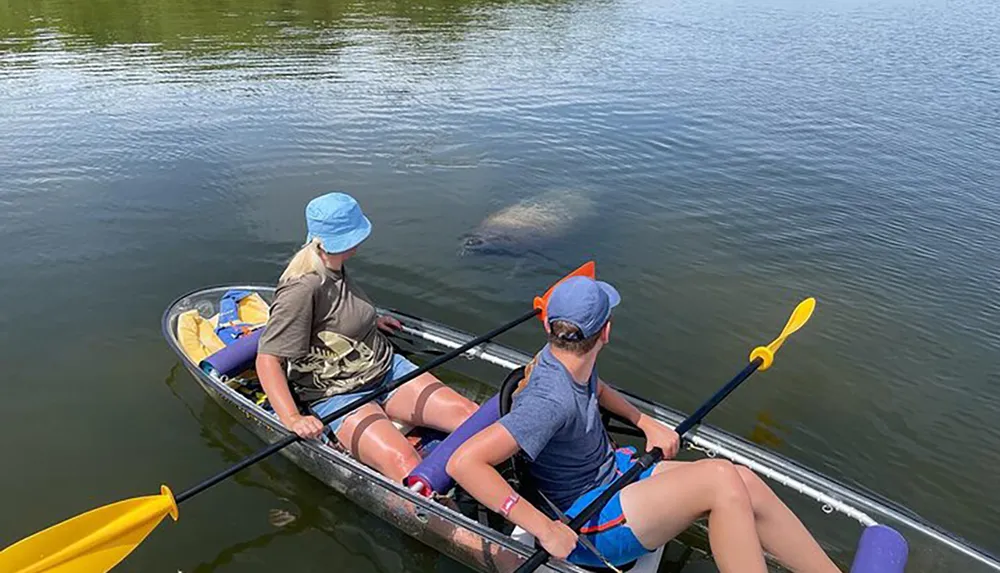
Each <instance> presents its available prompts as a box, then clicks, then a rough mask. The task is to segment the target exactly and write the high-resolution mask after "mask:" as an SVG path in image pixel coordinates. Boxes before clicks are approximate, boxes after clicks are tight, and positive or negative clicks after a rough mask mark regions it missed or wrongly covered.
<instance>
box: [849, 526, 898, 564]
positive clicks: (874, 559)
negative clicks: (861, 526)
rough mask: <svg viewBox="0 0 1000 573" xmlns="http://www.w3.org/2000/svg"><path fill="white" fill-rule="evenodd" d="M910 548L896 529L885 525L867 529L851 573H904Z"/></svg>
mask: <svg viewBox="0 0 1000 573" xmlns="http://www.w3.org/2000/svg"><path fill="white" fill-rule="evenodd" d="M907 553H908V547H907V544H906V540H905V539H903V536H902V535H900V534H899V532H897V531H896V530H895V529H892V528H891V527H888V526H885V525H871V526H869V527H867V528H865V530H864V532H863V533H862V534H861V539H860V540H859V541H858V551H857V553H855V554H854V564H853V565H851V573H903V568H904V567H906V557H907Z"/></svg>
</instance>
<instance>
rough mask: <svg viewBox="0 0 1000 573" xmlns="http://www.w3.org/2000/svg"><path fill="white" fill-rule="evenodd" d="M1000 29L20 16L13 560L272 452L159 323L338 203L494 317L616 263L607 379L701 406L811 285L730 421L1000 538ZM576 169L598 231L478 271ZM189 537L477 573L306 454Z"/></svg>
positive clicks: (417, 12)
mask: <svg viewBox="0 0 1000 573" xmlns="http://www.w3.org/2000/svg"><path fill="white" fill-rule="evenodd" d="M998 22H1000V5H998V4H997V3H996V2H995V1H993V0H953V1H945V0H912V1H905V2H904V1H901V0H900V1H896V0H883V1H881V2H862V1H855V0H823V1H815V2H808V3H806V2H796V1H792V0H741V1H736V0H708V1H704V0H702V1H694V0H675V1H672V2H653V1H646V0H621V1H605V0H576V1H558V0H548V1H544V0H543V1H530V0H527V1H520V2H519V1H509V2H505V1H501V0H495V1H489V0H482V1H475V0H444V1H436V2H435V1H426V0H425V1H423V2H393V1H371V2H370V1H367V0H355V1H353V2H340V1H337V0H334V1H332V2H331V1H323V2H318V1H296V0H286V1H281V2H277V1H269V0H248V1H243V2H216V3H212V5H207V4H205V3H202V2H195V1H193V0H176V1H173V2H154V1H152V0H125V1H116V2H112V1H105V0H78V1H70V0H48V1H39V0H34V1H32V0H8V1H7V2H4V3H2V4H0V269H2V275H0V276H2V278H0V364H2V365H3V367H4V368H3V375H4V385H3V387H4V390H5V392H4V395H3V399H2V400H0V420H2V422H0V428H2V430H3V431H2V432H0V435H2V437H0V448H2V451H3V452H4V454H5V456H4V458H5V463H4V465H3V471H2V472H0V503H2V507H3V511H2V513H3V515H4V516H5V518H4V519H2V520H0V545H3V546H6V545H7V544H8V543H10V542H12V541H14V540H16V539H18V538H20V537H22V536H24V535H26V534H28V533H31V532H34V531H36V530H38V529H41V528H42V527H44V526H46V525H48V524H50V523H52V522H55V521H59V520H62V519H65V518H67V517H69V516H71V515H73V514H75V513H76V512H79V511H83V510H85V509H89V508H91V507H94V506H96V505H100V504H103V503H108V502H110V501H113V500H117V499H121V498H124V497H129V496H132V495H139V494H145V493H154V492H156V491H157V487H158V485H159V484H160V483H168V484H171V485H172V486H173V487H174V488H175V489H178V488H180V489H183V487H185V486H187V485H189V484H191V483H194V482H196V481H200V480H201V479H202V478H204V477H206V476H208V475H210V474H213V473H215V472H216V471H218V470H220V469H222V468H223V467H225V466H226V465H227V464H229V463H232V462H233V461H235V460H236V459H237V458H238V456H241V455H244V454H246V453H249V452H250V451H253V450H254V449H256V448H257V447H259V443H258V442H257V441H256V440H255V439H254V438H253V437H252V436H251V435H249V434H248V433H247V432H245V431H243V430H242V429H241V428H240V427H239V426H237V425H236V424H235V422H234V421H233V420H232V419H231V418H229V417H227V416H226V415H224V414H223V413H222V412H221V411H220V410H218V408H216V407H215V406H214V405H213V404H211V403H209V402H208V401H207V399H206V398H205V397H204V396H203V395H202V394H201V393H200V391H199V390H198V389H197V388H196V387H195V385H194V383H193V381H192V380H191V379H190V378H189V377H188V375H187V374H186V373H185V372H184V371H183V370H181V369H180V368H179V366H178V362H177V360H176V358H175V357H174V356H173V355H172V354H171V353H170V351H169V350H168V349H167V346H166V345H165V344H164V342H163V340H162V338H161V335H160V332H159V318H160V314H161V313H162V311H163V309H164V308H165V306H166V305H167V304H168V303H169V302H170V301H171V300H172V299H173V298H174V297H176V296H178V295H180V294H181V293H183V292H186V291H188V290H191V289H194V288H197V287H200V286H203V285H207V284H213V283H220V282H239V281H254V282H272V281H274V280H275V279H276V277H277V276H278V274H279V273H280V271H281V268H282V265H283V264H284V262H285V261H286V260H287V257H288V256H289V255H290V254H291V253H292V252H293V250H294V249H295V248H296V247H297V246H298V245H299V244H300V243H301V241H302V239H303V237H304V224H303V221H302V211H303V208H304V205H305V203H306V202H307V201H308V199H310V198H311V197H313V196H314V195H316V194H318V193H321V192H324V191H327V190H330V189H341V190H345V191H348V192H350V193H353V194H354V195H355V196H356V197H358V198H359V200H360V201H361V203H362V205H363V206H364V208H365V210H366V211H367V212H368V213H369V215H370V216H371V218H372V220H373V221H374V224H375V232H374V234H373V236H372V238H371V239H370V240H369V241H368V242H367V243H366V244H365V246H364V248H363V250H362V252H361V255H360V256H359V258H358V260H357V262H356V263H355V268H356V269H357V270H356V273H357V275H358V276H359V277H360V278H361V280H362V281H363V282H364V284H365V285H366V286H367V287H368V289H369V290H370V292H371V293H372V294H373V295H374V296H375V297H376V298H377V299H378V301H379V302H380V303H382V304H385V305H389V306H394V307H398V308H404V309H407V310H409V311H411V312H415V313H419V314H422V315H425V316H428V317H430V318H433V319H436V320H439V321H443V322H447V323H449V324H452V325H454V326H456V327H459V328H462V329H465V330H468V331H472V332H481V331H486V330H489V329H490V328H492V327H493V326H495V325H497V324H499V323H500V322H504V321H506V320H508V319H510V318H511V317H514V316H517V315H518V314H520V313H521V312H523V311H524V309H525V308H527V306H526V305H528V304H529V301H530V299H531V297H532V296H533V295H534V294H535V293H537V292H539V291H540V290H541V289H544V288H545V286H546V285H547V284H548V283H549V282H551V281H552V280H553V279H555V278H556V277H558V276H559V275H561V274H562V273H563V272H564V271H566V270H568V269H570V268H573V267H575V266H577V265H578V264H580V263H582V262H583V261H585V260H588V259H591V258H593V259H595V260H597V261H598V268H599V274H600V275H601V276H602V277H603V278H605V279H608V280H611V281H613V282H614V283H615V284H616V285H618V287H619V288H620V290H621V291H622V294H623V296H624V301H625V302H624V303H623V305H622V307H621V309H620V312H619V313H618V314H617V320H616V322H615V330H614V341H613V345H612V346H611V347H609V349H608V351H607V353H606V355H604V356H603V357H602V362H601V372H602V375H604V376H605V377H607V378H609V379H611V380H614V381H615V382H616V383H618V384H620V385H621V386H623V387H625V388H628V389H631V390H634V391H638V392H641V393H643V394H644V395H647V396H650V397H651V398H654V399H656V400H658V401H662V402H665V403H670V404H672V405H675V406H676V407H678V408H681V409H684V410H687V411H690V410H692V409H693V408H695V407H696V406H697V405H698V404H699V403H700V401H701V400H703V399H704V398H705V397H706V396H707V395H708V394H710V393H711V392H712V391H713V390H714V388H715V387H717V386H718V385H720V384H721V383H722V382H724V381H725V380H727V379H728V378H729V377H730V376H731V375H732V374H734V373H735V372H736V371H737V370H738V369H739V368H740V367H741V365H742V363H743V361H744V360H745V357H746V354H747V352H748V350H749V349H750V348H752V347H753V346H754V345H756V344H760V343H763V342H766V341H767V340H769V339H770V337H771V336H773V335H774V334H775V333H776V332H777V331H778V329H779V328H780V327H781V325H782V324H783V322H784V320H785V317H786V316H787V313H788V312H789V311H790V310H791V309H792V308H793V306H794V305H795V303H797V302H798V301H799V300H800V299H801V298H804V297H806V296H816V297H817V299H818V301H819V307H818V310H817V312H816V315H815V316H814V318H813V320H812V322H811V323H810V324H809V326H808V328H807V329H806V330H804V331H803V332H802V333H801V334H800V335H797V336H796V338H795V339H794V341H793V342H792V343H790V344H789V345H788V346H787V347H786V349H785V350H784V351H783V353H782V356H781V358H780V360H779V362H778V364H777V366H776V367H775V368H774V369H773V370H771V371H769V372H768V373H767V375H766V376H761V377H760V378H759V379H755V380H754V381H753V382H752V383H750V384H748V385H747V386H745V387H744V388H741V390H740V391H739V392H738V393H737V394H736V395H734V396H733V397H732V398H731V399H729V400H728V401H727V402H726V403H725V404H724V405H723V406H722V407H720V408H719V409H718V410H717V411H716V412H715V413H714V414H713V415H712V418H711V420H712V422H713V423H715V424H717V425H719V426H721V427H723V428H726V429H728V430H730V431H732V432H735V433H738V434H741V435H744V436H747V437H753V438H754V439H758V440H761V441H764V442H765V443H767V444H768V445H769V447H772V448H774V449H775V450H776V451H778V452H780V453H782V454H784V455H787V456H790V457H792V458H794V459H796V460H799V461H802V462H803V463H806V464H808V465H810V466H812V467H815V468H816V469H818V470H820V471H823V472H825V473H828V474H829V475H831V476H834V477H837V478H839V479H842V480H844V481H847V482H850V483H855V484H860V485H863V486H865V487H867V488H870V489H872V490H874V491H876V492H879V493H881V494H883V495H885V496H887V497H889V498H891V499H893V500H896V501H898V502H899V503H901V504H904V505H906V506H908V507H909V508H911V509H913V510H914V511H916V512H918V513H920V514H921V515H923V516H925V517H927V518H928V519H930V520H931V521H933V522H935V523H938V524H940V525H941V526H943V527H945V528H947V529H949V530H952V531H954V532H956V533H958V534H959V535H961V536H963V537H966V538H968V539H969V540H971V541H973V542H975V543H977V544H980V545H982V546H983V547H984V548H986V549H988V550H991V551H993V552H1000V543H998V541H997V540H998V539H1000V514H998V513H997V512H995V511H993V508H996V507H998V506H1000V490H997V488H995V487H993V485H992V484H995V481H996V475H997V470H998V468H1000V453H998V450H1000V429H998V419H1000V417H998V416H1000V375H998V374H997V370H996V368H995V365H996V363H997V352H998V350H1000V335H998V332H1000V328H998V327H997V324H1000V303H998V302H997V301H998V298H997V284H1000V270H998V268H1000V266H998V265H1000V202H998V200H997V194H998V193H1000V136H998V135H997V134H998V128H1000V105H998V102H1000V40H998V35H997V32H996V29H997V23H998ZM555 189H564V190H571V191H574V192H577V193H580V194H581V196H585V197H586V199H587V201H591V202H592V203H593V205H595V206H596V211H597V213H598V215H599V216H594V217H591V218H589V219H586V220H580V221H577V222H576V224H575V227H572V228H571V229H570V231H569V232H568V233H566V234H564V235H563V236H561V237H559V238H558V240H555V241H552V242H549V243H546V244H545V245H539V251H540V252H542V253H543V254H544V257H529V258H526V259H523V260H517V259H513V258H507V257H483V258H463V257H459V256H458V254H457V253H458V246H459V237H460V236H461V235H462V234H463V233H465V232H466V231H468V230H470V229H472V228H474V227H475V226H476V225H477V224H478V223H479V222H480V221H481V220H482V219H483V218H485V217H486V216H487V215H489V214H490V213H491V212H494V211H496V210H497V209H500V208H502V207H504V206H506V205H509V204H511V203H514V202H516V201H518V200H520V199H523V198H528V197H532V196H534V195H537V194H540V193H544V192H546V191H550V190H555ZM537 340H538V338H537V333H536V332H534V331H533V329H531V328H528V327H524V330H520V331H517V332H513V333H511V334H510V335H508V336H507V337H506V338H505V341H507V342H509V343H510V344H513V345H517V346H521V347H522V348H525V349H528V350H530V349H531V348H532V346H531V345H533V344H535V343H536V342H537ZM272 509H282V510H286V511H289V512H291V513H293V514H294V515H297V516H298V519H297V520H296V521H295V522H293V524H291V525H289V526H286V527H285V528H280V529H278V528H274V527H272V526H271V525H269V523H268V512H269V510H272ZM161 528H162V529H161V530H158V531H157V532H156V533H154V535H153V536H152V537H150V539H149V540H148V541H147V542H146V543H144V544H143V546H142V547H141V548H140V549H139V550H138V551H137V552H136V553H135V554H134V555H133V556H132V557H130V558H129V560H128V562H127V563H126V564H125V565H123V567H122V569H123V570H128V571H140V570H141V571H170V572H173V571H177V570H181V571H184V572H190V571H199V572H209V571H241V572H242V571H272V570H274V569H275V568H284V569H285V570H294V571H320V570H324V571H326V570H329V569H330V568H331V567H336V568H338V569H343V570H345V571H347V570H350V571H400V570H407V571H420V572H430V571H451V570H460V567H459V566H458V565H456V564H454V563H452V562H450V561H448V560H446V559H444V558H441V557H439V556H438V555H437V554H436V553H434V552H432V551H430V550H429V549H426V548H424V547H423V546H422V545H420V544H418V543H416V542H414V541H411V540H409V539H408V538H406V537H405V536H403V535H402V534H398V533H397V532H395V530H393V529H391V528H390V527H389V526H387V525H385V524H383V523H381V522H379V521H378V520H376V519H374V518H371V517H369V516H367V514H365V513H364V512H362V511H360V510H358V509H357V508H356V507H355V506H354V505H353V504H352V503H351V502H350V501H348V500H345V499H343V498H341V497H339V496H338V495H336V494H333V493H331V492H329V491H328V490H327V489H325V488H324V487H322V486H321V485H320V484H319V483H318V482H316V481H315V480H312V479H311V478H309V477H308V476H306V475H305V474H303V473H301V472H299V471H298V470H296V469H295V468H294V467H293V466H291V465H290V464H289V463H287V462H285V461H284V460H280V459H275V460H271V461H269V462H267V463H264V464H261V465H260V466H258V467H256V468H254V469H252V470H250V471H248V472H246V473H245V474H244V475H241V476H240V477H238V478H236V479H233V480H230V481H228V482H226V483H225V484H223V485H220V486H218V487H216V488H215V489H214V490H213V491H212V493H206V494H205V495H204V496H202V497H200V498H199V500H198V501H197V502H196V503H193V504H192V505H190V506H189V507H185V508H184V513H183V518H182V521H181V523H179V524H176V525H174V524H165V525H163V526H161Z"/></svg>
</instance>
